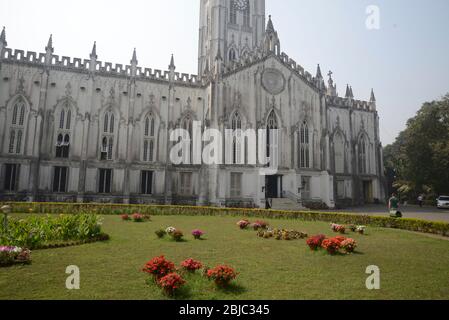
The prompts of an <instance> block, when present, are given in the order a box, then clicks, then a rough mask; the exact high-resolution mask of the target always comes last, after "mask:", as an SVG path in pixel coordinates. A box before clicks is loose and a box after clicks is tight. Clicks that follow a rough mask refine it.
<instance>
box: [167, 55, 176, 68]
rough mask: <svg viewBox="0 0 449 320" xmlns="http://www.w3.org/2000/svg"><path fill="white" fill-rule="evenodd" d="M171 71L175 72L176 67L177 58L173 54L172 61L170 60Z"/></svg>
mask: <svg viewBox="0 0 449 320" xmlns="http://www.w3.org/2000/svg"><path fill="white" fill-rule="evenodd" d="M168 69H169V70H175V69H176V66H175V58H174V56H173V54H172V55H171V59H170V65H169V66H168Z"/></svg>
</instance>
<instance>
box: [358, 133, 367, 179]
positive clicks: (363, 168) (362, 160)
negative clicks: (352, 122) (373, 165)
mask: <svg viewBox="0 0 449 320" xmlns="http://www.w3.org/2000/svg"><path fill="white" fill-rule="evenodd" d="M358 152H359V159H358V160H359V173H361V174H366V173H368V171H367V160H368V158H367V145H366V139H365V137H361V138H360V141H359V145H358Z"/></svg>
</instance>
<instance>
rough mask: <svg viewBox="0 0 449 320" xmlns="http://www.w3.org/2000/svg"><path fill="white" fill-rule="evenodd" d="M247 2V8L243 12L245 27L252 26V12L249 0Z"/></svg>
mask: <svg viewBox="0 0 449 320" xmlns="http://www.w3.org/2000/svg"><path fill="white" fill-rule="evenodd" d="M244 1H245V2H246V8H245V10H243V25H244V26H245V27H249V26H250V17H251V11H250V7H249V0H244Z"/></svg>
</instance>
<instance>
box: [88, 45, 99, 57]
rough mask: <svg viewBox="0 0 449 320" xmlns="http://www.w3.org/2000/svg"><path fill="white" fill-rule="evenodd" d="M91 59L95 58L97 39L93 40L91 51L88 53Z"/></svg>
mask: <svg viewBox="0 0 449 320" xmlns="http://www.w3.org/2000/svg"><path fill="white" fill-rule="evenodd" d="M90 58H91V59H95V60H96V59H97V58H98V56H97V41H94V46H93V47H92V53H91V54H90Z"/></svg>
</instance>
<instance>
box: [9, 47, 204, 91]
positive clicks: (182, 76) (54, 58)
mask: <svg viewBox="0 0 449 320" xmlns="http://www.w3.org/2000/svg"><path fill="white" fill-rule="evenodd" d="M46 57H47V54H46V53H36V52H33V51H28V52H25V51H24V50H19V49H15V50H14V49H11V48H5V49H4V50H3V52H2V55H1V61H2V62H3V63H5V62H6V63H8V62H9V63H19V64H23V65H27V66H31V67H33V66H34V67H37V68H49V69H57V70H61V71H67V72H76V73H86V74H88V73H90V72H91V70H93V72H94V73H95V74H98V75H101V76H105V77H121V78H129V77H131V76H132V75H133V74H132V66H131V65H123V64H118V63H111V62H102V61H98V60H95V61H94V60H91V59H81V58H71V57H67V56H59V55H55V54H51V58H50V60H49V61H48V62H47V61H46ZM92 64H95V65H94V66H92ZM135 78H136V80H141V81H160V82H168V81H169V71H163V70H158V69H151V68H143V67H136V74H135ZM173 81H174V82H175V84H177V85H182V86H193V87H201V86H202V85H203V82H202V79H201V78H200V77H198V76H197V75H192V74H187V73H179V72H175V74H174V79H173Z"/></svg>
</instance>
